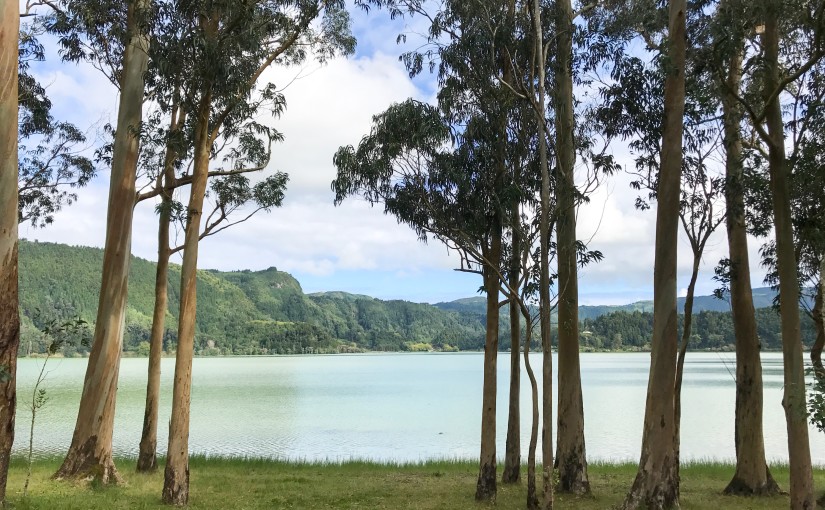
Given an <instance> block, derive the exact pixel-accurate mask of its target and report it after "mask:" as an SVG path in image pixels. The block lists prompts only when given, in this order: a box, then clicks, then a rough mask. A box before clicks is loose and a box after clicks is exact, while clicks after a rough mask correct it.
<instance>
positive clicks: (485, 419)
mask: <svg viewBox="0 0 825 510" xmlns="http://www.w3.org/2000/svg"><path fill="white" fill-rule="evenodd" d="M501 229H502V227H501V218H500V217H499V216H498V215H496V217H495V218H494V219H493V226H492V229H491V230H492V232H491V234H490V237H491V239H490V246H489V249H486V250H484V251H486V252H487V253H486V254H484V256H485V258H486V259H487V260H488V263H489V264H490V265H491V266H493V267H500V266H501ZM500 285H501V283H500V282H499V278H498V275H497V274H496V271H494V270H493V269H492V268H491V267H485V268H484V288H485V290H486V292H487V333H486V338H485V342H484V382H483V390H482V402H481V406H482V408H481V453H480V455H479V469H478V482H477V484H476V494H475V498H476V500H477V501H495V499H496V361H497V360H496V357H497V355H498V319H499V308H498V297H499V287H500Z"/></svg>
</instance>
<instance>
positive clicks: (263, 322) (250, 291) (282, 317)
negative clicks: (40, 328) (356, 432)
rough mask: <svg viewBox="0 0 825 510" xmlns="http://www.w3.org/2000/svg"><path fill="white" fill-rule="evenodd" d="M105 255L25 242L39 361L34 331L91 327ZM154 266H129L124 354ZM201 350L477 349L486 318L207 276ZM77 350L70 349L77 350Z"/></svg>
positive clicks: (238, 276) (145, 311) (142, 316)
mask: <svg viewBox="0 0 825 510" xmlns="http://www.w3.org/2000/svg"><path fill="white" fill-rule="evenodd" d="M102 263H103V252H102V250H100V249H97V248H87V247H71V246H67V245H61V244H53V243H39V242H27V241H22V242H21V244H20V302H21V303H20V308H21V312H22V316H23V322H24V327H23V342H22V343H21V344H22V346H23V347H22V348H23V349H28V348H29V347H28V346H29V345H31V349H32V350H33V351H34V352H38V351H42V348H43V345H42V344H43V342H42V340H41V339H40V338H39V335H38V333H37V329H36V326H37V325H40V324H41V323H43V322H44V321H46V320H49V319H52V318H57V319H65V318H70V317H81V318H83V319H85V320H86V321H87V322H89V323H90V324H93V323H94V321H95V314H96V310H97V299H98V292H99V289H100V267H101V265H102ZM154 280H155V264H154V263H153V262H150V261H147V260H144V259H140V258H135V257H133V258H132V264H131V273H130V278H129V304H128V310H127V323H126V334H125V338H124V349H125V350H127V351H141V350H145V348H146V345H141V343H142V342H146V341H148V339H149V332H150V328H151V323H152V307H153V303H154ZM179 284H180V267H179V266H176V265H172V266H171V267H170V271H169V291H170V292H169V294H170V296H169V309H168V312H167V331H166V335H165V338H164V348H165V349H167V350H173V349H174V345H175V343H176V321H177V309H178V299H179ZM196 324H197V333H196V340H195V348H196V350H197V352H198V353H200V354H289V353H301V352H340V351H353V350H354V351H358V350H367V349H368V350H393V351H397V350H408V349H427V350H429V349H431V348H432V349H446V350H452V349H455V348H459V349H462V350H467V349H479V348H482V347H483V345H484V324H483V317H482V316H479V315H478V314H474V313H458V312H448V311H444V310H440V309H438V308H436V307H433V306H431V305H428V304H418V303H410V302H406V301H380V300H377V299H373V298H370V297H367V296H358V295H353V294H346V293H338V292H333V293H319V294H313V295H306V294H304V292H303V290H302V289H301V285H300V284H299V283H298V281H297V280H295V278H293V277H292V276H291V275H289V274H288V273H284V272H282V271H278V270H277V269H276V268H274V267H271V268H269V269H266V270H264V271H248V270H245V271H232V272H223V271H215V270H201V271H199V272H198V314H197V321H196ZM72 349H73V348H72Z"/></svg>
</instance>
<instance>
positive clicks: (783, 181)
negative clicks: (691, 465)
mask: <svg viewBox="0 0 825 510" xmlns="http://www.w3.org/2000/svg"><path fill="white" fill-rule="evenodd" d="M824 9H825V3H823V2H779V1H775V0H765V1H762V2H758V3H755V4H746V3H736V4H734V5H732V6H731V11H732V16H734V18H733V19H734V21H738V23H728V24H727V26H725V24H720V27H719V30H718V31H719V33H720V35H719V38H720V39H721V38H724V37H726V35H727V33H728V31H729V30H731V29H734V30H739V31H741V28H738V29H737V28H736V27H737V26H739V27H741V26H743V25H744V26H745V27H749V28H750V27H754V28H755V30H754V32H756V34H757V35H758V39H759V40H758V43H757V41H754V43H755V44H754V58H753V62H754V64H755V65H753V66H751V68H750V69H749V71H750V73H749V74H748V75H746V76H747V78H748V79H749V80H748V82H749V85H750V88H749V89H746V90H745V91H744V92H742V93H737V91H731V93H736V98H737V101H738V102H739V103H740V104H741V105H742V107H743V109H744V110H745V112H746V115H747V117H748V118H749V120H750V124H751V127H752V129H753V131H754V133H755V139H756V141H757V143H759V144H764V146H766V147H767V150H766V151H765V152H766V154H765V156H766V157H765V159H766V160H767V167H768V176H769V179H768V180H769V186H768V189H769V190H770V203H771V213H772V215H771V216H772V220H773V221H772V224H773V228H774V232H775V238H776V241H775V243H776V244H775V254H776V256H775V260H776V267H777V277H778V281H779V307H780V316H781V323H782V353H783V363H784V396H783V399H782V405H783V407H784V409H785V418H786V422H787V429H788V458H789V462H790V470H791V476H790V495H791V507H792V508H813V505H814V497H813V476H812V467H811V454H810V445H809V438H808V427H807V421H806V419H805V409H806V401H805V373H804V363H803V359H802V342H801V337H800V323H799V312H798V298H799V292H800V288H799V287H800V286H799V279H798V271H797V267H798V266H797V258H796V253H795V250H794V229H793V213H792V199H793V197H792V195H791V188H790V181H791V175H792V172H793V167H792V159H793V158H788V155H787V143H788V139H787V135H786V124H785V120H784V117H783V111H782V110H783V101H785V100H787V99H786V98H787V97H788V95H789V94H790V96H791V97H792V96H793V93H792V91H793V90H795V89H796V90H798V89H799V88H800V87H801V85H802V80H804V78H805V76H806V74H807V73H809V71H811V69H813V68H814V67H815V66H816V65H817V64H818V63H819V62H821V61H822V57H823V56H825V44H823V40H822V39H823V29H825V14H824V13H823V10H824ZM800 132H801V131H800V129H799V125H797V126H796V127H794V129H793V130H792V131H791V133H792V134H794V137H796V136H798V134H799V133H800ZM792 141H793V140H792ZM754 145H755V144H754Z"/></svg>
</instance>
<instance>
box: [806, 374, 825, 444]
mask: <svg viewBox="0 0 825 510" xmlns="http://www.w3.org/2000/svg"><path fill="white" fill-rule="evenodd" d="M813 375H814V379H813V382H812V383H811V385H810V389H809V390H808V419H809V420H810V421H811V425H813V426H815V427H816V428H818V429H819V431H820V432H825V375H823V374H822V373H816V371H815V370H813Z"/></svg>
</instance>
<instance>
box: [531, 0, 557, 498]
mask: <svg viewBox="0 0 825 510" xmlns="http://www.w3.org/2000/svg"><path fill="white" fill-rule="evenodd" d="M533 34H534V36H535V37H534V39H535V52H534V53H535V59H536V61H535V69H536V74H537V75H538V80H537V81H538V90H537V93H538V98H537V100H538V104H537V105H536V108H535V110H536V111H535V114H536V126H537V128H538V143H539V167H540V170H541V193H540V208H539V214H541V217H540V219H539V244H540V245H541V246H540V247H539V333H540V335H541V348H542V390H541V391H542V395H541V397H542V402H541V423H542V428H541V464H542V470H541V471H542V486H543V487H542V488H543V489H544V492H543V494H542V499H541V508H542V509H544V510H552V509H553V502H554V501H553V497H554V494H553V349H552V342H551V336H550V335H551V329H550V328H551V324H550V168H549V165H548V162H547V129H546V125H545V118H544V116H545V113H544V112H545V110H546V101H547V98H546V91H545V79H546V76H545V64H546V62H547V59H546V56H545V53H544V32H543V30H542V21H541V3H540V2H539V0H533Z"/></svg>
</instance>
